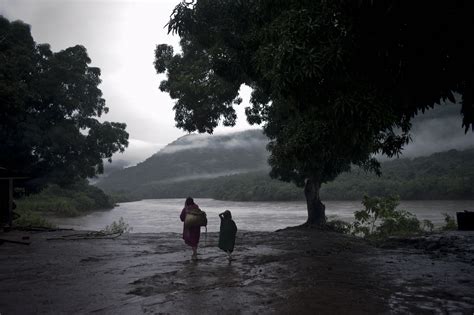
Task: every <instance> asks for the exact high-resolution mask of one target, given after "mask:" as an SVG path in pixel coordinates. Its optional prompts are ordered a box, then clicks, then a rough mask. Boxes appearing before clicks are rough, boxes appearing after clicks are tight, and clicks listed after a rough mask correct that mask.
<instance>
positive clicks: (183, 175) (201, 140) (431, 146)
mask: <svg viewBox="0 0 474 315" xmlns="http://www.w3.org/2000/svg"><path fill="white" fill-rule="evenodd" d="M444 105H445V106H440V105H436V106H435V107H434V108H433V109H431V110H429V111H426V112H425V113H424V114H422V113H420V115H418V116H416V117H415V118H414V119H413V127H412V139H413V142H412V143H410V144H409V145H407V146H406V148H405V149H404V150H403V153H402V155H401V156H400V158H402V159H403V158H409V159H413V158H416V157H421V156H429V155H431V154H433V153H436V152H445V151H449V150H453V149H456V150H466V149H469V148H474V134H473V133H472V132H471V131H469V132H468V133H467V134H466V133H464V129H463V128H461V116H460V114H459V111H460V105H459V104H450V103H449V104H444ZM267 143H268V138H267V137H266V136H265V135H263V133H262V131H261V130H258V129H254V130H247V131H243V132H236V133H229V134H221V135H208V134H189V135H186V136H183V137H180V138H178V139H176V140H175V141H173V142H171V143H169V144H168V145H166V146H165V147H164V148H162V149H161V150H159V151H158V152H156V153H155V154H153V155H152V156H151V157H149V158H147V159H146V160H145V161H143V162H141V163H138V164H137V165H135V166H132V167H128V168H124V167H125V166H126V161H123V160H119V162H120V163H117V164H112V166H114V165H115V166H116V167H115V169H113V170H112V169H109V172H108V173H107V174H106V176H104V177H102V178H99V179H98V183H97V185H98V186H99V187H101V188H103V189H104V190H105V191H108V192H113V191H124V192H127V193H128V192H134V193H135V194H136V193H138V192H139V195H141V196H157V195H159V196H162V195H163V194H165V195H173V194H174V192H176V191H177V188H176V185H178V184H181V185H183V187H184V186H186V185H187V184H188V182H190V181H195V180H208V179H213V178H220V177H225V176H231V175H232V176H237V175H239V174H243V175H245V174H254V175H252V176H253V178H255V179H257V178H260V177H261V176H264V177H268V175H267V174H268V170H269V166H268V164H267V159H268V155H269V153H268V151H267V150H266V145H267ZM446 156H449V157H453V155H446ZM392 160H395V161H396V159H392ZM381 161H385V162H386V161H387V159H386V158H383V157H382V158H381ZM257 173H258V174H260V175H258V176H257V175H255V174H257ZM235 178H237V177H235ZM247 180H248V178H246V179H245V180H243V181H242V179H239V181H241V182H244V181H247ZM265 183H267V182H265ZM265 183H263V182H262V183H261V184H262V185H263V184H265ZM168 184H169V185H168ZM267 184H268V183H267ZM167 185H168V186H167ZM173 185H174V186H173ZM165 186H166V187H165ZM171 186H173V187H171ZM165 190H167V191H168V192H167V193H165V192H164V191H165ZM145 192H146V193H145ZM208 193H210V194H212V193H213V192H211V191H209V192H208Z"/></svg>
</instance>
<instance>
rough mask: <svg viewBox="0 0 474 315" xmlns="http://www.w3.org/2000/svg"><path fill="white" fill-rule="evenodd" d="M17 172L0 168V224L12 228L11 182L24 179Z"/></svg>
mask: <svg viewBox="0 0 474 315" xmlns="http://www.w3.org/2000/svg"><path fill="white" fill-rule="evenodd" d="M26 178H27V177H25V176H20V175H18V173H17V172H14V171H10V170H8V169H6V168H4V167H0V223H1V226H2V227H3V226H5V225H7V226H9V227H11V226H12V221H13V181H14V180H20V179H26Z"/></svg>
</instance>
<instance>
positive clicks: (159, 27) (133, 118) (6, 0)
mask: <svg viewBox="0 0 474 315" xmlns="http://www.w3.org/2000/svg"><path fill="white" fill-rule="evenodd" d="M179 2H180V1H179V0H0V14H1V15H3V16H5V17H7V18H8V19H9V20H22V21H24V22H25V23H27V24H30V25H31V28H32V29H31V30H32V34H33V38H34V39H35V41H36V42H37V43H49V44H51V48H52V50H53V51H59V50H62V49H65V48H67V47H70V46H73V45H76V44H80V45H84V46H85V47H86V48H87V50H88V53H89V56H90V58H91V59H92V65H93V66H96V67H99V68H100V69H101V70H102V76H101V78H102V84H101V86H100V88H101V89H102V92H103V93H104V98H105V99H106V101H107V106H108V107H109V108H110V112H109V114H107V115H105V116H104V117H103V118H104V120H109V121H118V122H125V123H126V124H127V131H128V132H129V134H130V145H129V148H128V149H127V151H126V153H125V154H124V155H123V156H119V157H117V158H120V159H126V160H132V161H133V162H138V161H139V160H142V159H144V158H146V157H148V156H150V155H151V154H153V153H155V152H156V151H157V150H158V149H159V148H161V147H163V146H164V145H166V144H168V143H170V142H171V141H173V140H175V139H176V138H178V137H180V136H182V135H184V134H185V133H184V132H183V131H182V130H179V129H177V128H176V127H175V126H174V124H175V123H174V112H173V110H172V107H173V103H174V101H173V100H171V99H170V98H169V96H168V94H167V93H162V92H161V91H160V90H159V89H158V86H159V83H160V81H161V80H163V79H164V78H165V77H164V75H160V76H158V75H157V74H156V72H155V69H154V67H153V60H154V49H155V46H156V45H157V44H161V43H167V44H170V45H173V46H174V47H175V51H176V50H179V48H178V47H179V45H178V41H179V39H178V37H177V36H171V35H168V34H167V29H166V28H165V27H164V26H165V25H166V23H167V22H168V20H169V16H170V14H171V12H172V10H173V8H174V6H175V5H176V4H177V3H179ZM241 94H242V97H243V98H244V102H243V103H242V104H241V105H240V106H238V107H237V108H236V109H237V111H238V118H239V119H238V121H237V126H236V127H234V128H233V129H232V130H243V129H248V128H251V127H250V126H249V125H248V124H247V122H246V120H245V114H244V108H245V106H247V105H246V104H248V99H249V96H250V90H249V88H245V87H244V88H243V89H242V93H241ZM229 130H230V128H225V127H223V126H221V127H219V128H218V129H217V130H216V133H222V132H228V131H229Z"/></svg>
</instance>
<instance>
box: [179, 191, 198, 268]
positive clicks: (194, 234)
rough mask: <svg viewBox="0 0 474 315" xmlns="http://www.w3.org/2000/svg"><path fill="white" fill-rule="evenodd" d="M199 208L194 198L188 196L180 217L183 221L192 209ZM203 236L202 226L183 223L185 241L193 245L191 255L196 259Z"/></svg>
mask: <svg viewBox="0 0 474 315" xmlns="http://www.w3.org/2000/svg"><path fill="white" fill-rule="evenodd" d="M195 209H199V207H198V205H197V204H195V203H194V200H193V198H191V197H188V198H186V202H185V203H184V208H183V210H182V211H181V215H180V216H179V218H180V219H181V222H184V220H185V219H186V214H187V213H188V212H189V211H191V210H195ZM200 236H201V227H200V226H191V227H185V226H184V224H183V239H184V242H185V243H186V244H187V245H189V246H191V248H192V249H193V255H192V256H191V259H193V260H196V259H197V247H198V244H199V237H200Z"/></svg>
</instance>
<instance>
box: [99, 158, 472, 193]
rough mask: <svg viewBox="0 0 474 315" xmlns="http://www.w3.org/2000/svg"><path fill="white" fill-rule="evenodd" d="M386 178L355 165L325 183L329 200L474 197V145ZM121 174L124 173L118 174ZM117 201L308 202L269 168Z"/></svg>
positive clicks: (386, 166)
mask: <svg viewBox="0 0 474 315" xmlns="http://www.w3.org/2000/svg"><path fill="white" fill-rule="evenodd" d="M381 171H382V176H381V177H378V176H376V175H375V174H370V173H366V172H365V171H363V170H361V169H356V168H355V169H353V170H352V171H351V172H348V173H343V174H341V175H340V176H338V177H337V178H336V179H335V180H334V181H333V182H331V183H327V184H325V185H323V186H322V187H321V197H322V198H324V199H327V200H362V198H363V197H364V196H365V195H369V196H379V197H389V196H391V195H398V196H400V198H401V199H402V200H420V199H432V200H440V199H448V200H449V199H466V200H474V149H470V150H466V151H456V150H451V151H448V152H443V153H436V154H433V155H431V156H428V157H418V158H415V159H396V160H393V161H387V162H384V163H382V166H381ZM117 175H118V174H117ZM108 192H115V193H113V194H114V195H115V198H117V201H130V200H138V199H144V198H185V197H187V196H193V197H200V198H214V199H219V200H235V201H283V200H304V198H305V196H304V195H303V193H302V192H301V190H300V189H299V188H297V187H296V186H295V185H293V184H290V183H285V182H281V181H278V180H274V179H271V178H270V177H269V176H268V174H267V172H266V171H257V172H248V173H243V174H236V175H228V176H220V177H217V178H208V179H188V180H183V181H168V182H161V183H160V182H155V183H153V182H149V183H145V184H144V185H142V186H136V187H135V188H133V189H124V186H115V187H114V188H113V189H112V190H108Z"/></svg>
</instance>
